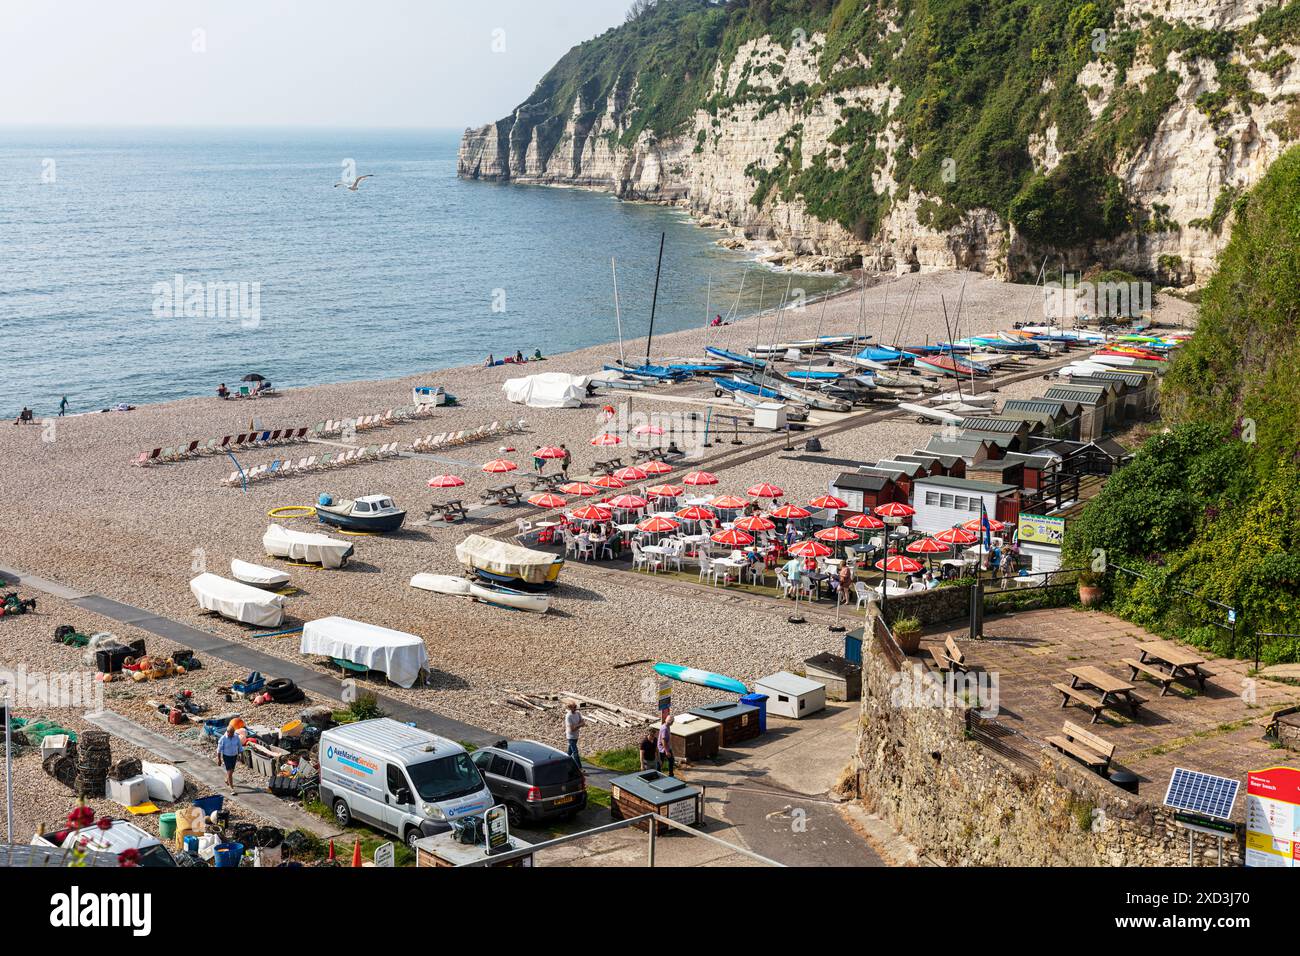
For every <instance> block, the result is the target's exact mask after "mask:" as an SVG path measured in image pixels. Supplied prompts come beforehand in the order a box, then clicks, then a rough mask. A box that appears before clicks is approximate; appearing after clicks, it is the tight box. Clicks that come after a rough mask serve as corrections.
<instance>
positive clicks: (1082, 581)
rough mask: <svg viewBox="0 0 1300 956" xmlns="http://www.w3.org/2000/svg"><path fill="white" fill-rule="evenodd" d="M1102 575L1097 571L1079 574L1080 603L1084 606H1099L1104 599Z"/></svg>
mask: <svg viewBox="0 0 1300 956" xmlns="http://www.w3.org/2000/svg"><path fill="white" fill-rule="evenodd" d="M1102 580H1103V579H1102V576H1101V575H1100V574H1098V573H1097V572H1095V571H1084V572H1083V574H1081V575H1079V603H1080V604H1082V605H1083V606H1084V607H1097V606H1098V605H1099V604H1101V599H1102V590H1101V585H1102Z"/></svg>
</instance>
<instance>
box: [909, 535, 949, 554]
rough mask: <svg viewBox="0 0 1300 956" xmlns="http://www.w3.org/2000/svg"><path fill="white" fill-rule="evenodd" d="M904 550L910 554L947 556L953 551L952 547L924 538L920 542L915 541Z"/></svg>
mask: <svg viewBox="0 0 1300 956" xmlns="http://www.w3.org/2000/svg"><path fill="white" fill-rule="evenodd" d="M904 550H906V551H907V553H908V554H947V553H948V552H949V551H951V550H952V545H949V544H944V543H943V542H942V541H936V540H935V539H934V538H922V539H921V540H920V541H913V542H912V543H911V544H909V545H908V546H907V547H906V549H904Z"/></svg>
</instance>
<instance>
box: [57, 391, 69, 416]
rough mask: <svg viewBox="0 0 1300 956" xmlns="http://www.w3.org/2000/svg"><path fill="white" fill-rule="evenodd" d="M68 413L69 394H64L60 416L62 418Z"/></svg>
mask: <svg viewBox="0 0 1300 956" xmlns="http://www.w3.org/2000/svg"><path fill="white" fill-rule="evenodd" d="M66 414H68V396H66V395H64V396H63V398H62V399H60V400H59V417H60V418H62V417H63V416H64V415H66Z"/></svg>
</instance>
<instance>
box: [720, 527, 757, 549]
mask: <svg viewBox="0 0 1300 956" xmlns="http://www.w3.org/2000/svg"><path fill="white" fill-rule="evenodd" d="M713 543H714V544H722V545H726V546H727V547H729V548H747V547H749V546H750V545H751V544H753V543H754V539H753V538H752V537H750V536H749V535H747V534H745V532H743V531H737V530H736V529H734V528H733V529H732V530H730V531H719V532H718V533H717V534H715V535H714V536H713Z"/></svg>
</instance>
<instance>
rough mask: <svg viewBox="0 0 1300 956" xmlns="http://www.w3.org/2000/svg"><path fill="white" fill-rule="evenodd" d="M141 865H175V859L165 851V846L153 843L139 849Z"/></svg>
mask: <svg viewBox="0 0 1300 956" xmlns="http://www.w3.org/2000/svg"><path fill="white" fill-rule="evenodd" d="M140 865H141V866H175V865H176V860H175V859H173V858H172V855H171V854H170V853H168V852H167V848H166V847H164V846H159V845H158V844H157V843H155V844H154V845H153V846H147V847H143V848H142V849H141V850H140Z"/></svg>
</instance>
